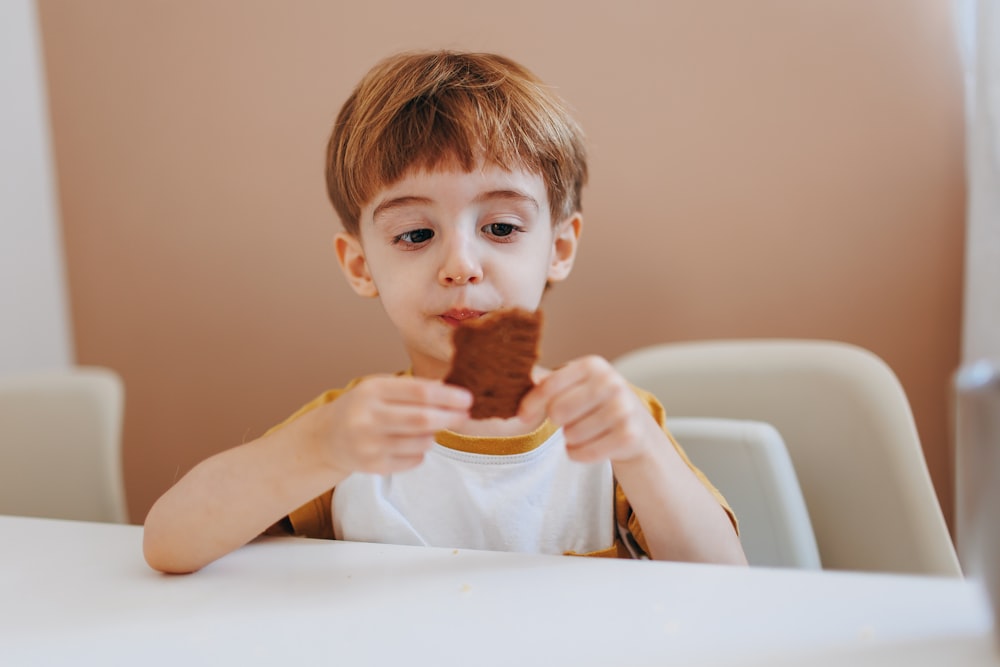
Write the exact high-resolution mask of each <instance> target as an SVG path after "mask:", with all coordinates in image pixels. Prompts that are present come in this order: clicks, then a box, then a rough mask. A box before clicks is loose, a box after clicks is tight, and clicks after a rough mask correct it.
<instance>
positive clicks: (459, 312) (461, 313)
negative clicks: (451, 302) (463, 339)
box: [438, 308, 486, 327]
mask: <svg viewBox="0 0 1000 667" xmlns="http://www.w3.org/2000/svg"><path fill="white" fill-rule="evenodd" d="M485 314H486V313H484V312H483V311H481V310H471V309H469V308H452V309H451V310H448V311H445V312H443V313H441V314H440V315H439V316H438V317H440V318H441V319H442V320H444V321H445V323H446V324H449V325H450V326H453V327H457V326H458V325H459V324H461V323H462V322H464V321H465V320H472V319H475V318H477V317H482V316H483V315H485Z"/></svg>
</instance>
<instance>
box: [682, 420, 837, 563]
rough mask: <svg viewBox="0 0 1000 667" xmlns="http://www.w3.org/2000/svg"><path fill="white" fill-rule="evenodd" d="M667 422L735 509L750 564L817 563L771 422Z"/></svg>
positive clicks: (788, 467)
mask: <svg viewBox="0 0 1000 667" xmlns="http://www.w3.org/2000/svg"><path fill="white" fill-rule="evenodd" d="M667 427H668V428H669V429H670V432H671V433H672V434H673V436H674V437H675V438H676V439H677V441H678V442H680V443H682V446H683V447H684V451H685V452H686V453H687V455H688V457H689V458H690V459H691V462H692V463H694V464H695V465H696V466H698V468H699V469H700V470H701V471H702V472H703V473H705V475H707V476H708V478H709V479H710V480H711V481H712V483H713V484H714V485H715V486H716V488H718V489H719V491H721V492H722V495H724V496H725V497H726V500H727V501H728V502H729V506H730V507H731V508H732V509H733V512H735V513H736V516H737V517H738V519H739V522H740V540H741V541H742V543H743V551H744V552H745V553H746V556H747V560H748V561H749V563H750V565H757V566H764V567H796V568H802V569H819V568H820V558H819V550H818V548H817V547H816V536H815V535H814V533H813V528H812V523H811V522H810V520H809V512H808V510H807V509H806V502H805V498H804V497H803V496H802V489H801V488H800V487H799V481H798V478H797V477H796V475H795V469H794V467H793V465H792V460H791V458H790V457H789V456H788V450H787V449H786V448H785V443H784V441H783V440H782V439H781V435H780V434H779V433H778V431H777V430H776V429H775V428H774V427H773V426H771V425H770V424H765V423H764V422H758V421H748V420H742V419H722V418H704V417H702V418H699V417H673V418H671V419H668V420H667Z"/></svg>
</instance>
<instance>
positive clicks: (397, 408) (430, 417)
mask: <svg viewBox="0 0 1000 667" xmlns="http://www.w3.org/2000/svg"><path fill="white" fill-rule="evenodd" d="M467 417H468V410H467V409H464V410H449V409H442V408H428V407H423V406H419V405H405V404H403V405H389V406H382V407H381V409H379V410H378V411H377V412H376V414H375V420H376V423H378V424H379V425H380V427H381V429H382V432H383V433H385V434H386V435H390V436H432V435H434V434H435V433H437V432H438V431H441V430H443V429H446V428H451V427H452V426H456V425H458V424H459V423H461V422H462V421H463V420H464V419H466V418H467Z"/></svg>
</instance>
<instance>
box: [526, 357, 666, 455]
mask: <svg viewBox="0 0 1000 667" xmlns="http://www.w3.org/2000/svg"><path fill="white" fill-rule="evenodd" d="M543 415H548V417H549V419H551V420H552V421H553V422H555V423H556V424H559V425H561V426H562V427H563V433H564V434H565V436H566V451H567V453H568V454H569V456H570V458H572V459H573V460H575V461H580V462H592V461H599V460H605V459H608V460H611V461H619V462H622V461H630V460H634V459H638V458H640V457H642V456H643V455H645V454H646V453H648V452H649V451H650V449H651V447H652V445H653V443H656V442H657V441H658V440H661V439H662V437H663V432H662V430H661V429H660V427H659V425H657V423H656V421H655V420H654V419H653V418H652V416H651V415H650V414H649V411H648V410H647V409H646V406H645V405H643V403H642V401H641V400H640V399H639V397H638V396H637V395H636V394H635V392H634V391H632V388H631V387H630V386H629V384H628V382H626V381H625V379H624V378H623V377H622V376H621V375H620V374H619V373H618V371H616V370H615V369H614V367H613V366H612V365H611V364H610V363H609V362H608V361H607V360H605V359H603V358H601V357H597V356H589V357H583V358H580V359H576V360H574V361H571V362H570V363H568V364H566V365H565V366H562V367H560V368H558V369H557V370H555V371H553V372H552V373H551V374H549V375H548V376H547V377H545V378H544V379H543V380H542V381H541V382H540V383H539V384H538V385H536V386H535V388H534V389H532V390H531V391H530V392H529V393H528V394H527V395H526V396H525V397H524V400H522V401H521V409H520V412H519V417H520V418H521V419H523V420H525V421H529V422H533V421H538V420H540V419H541V418H542V416H543Z"/></svg>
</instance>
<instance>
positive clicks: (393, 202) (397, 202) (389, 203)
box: [372, 196, 431, 220]
mask: <svg viewBox="0 0 1000 667" xmlns="http://www.w3.org/2000/svg"><path fill="white" fill-rule="evenodd" d="M430 203H431V199H430V198H429V197H414V196H407V197H396V198H394V199H386V200H385V201H384V202H382V203H381V204H379V205H378V206H376V207H375V210H374V211H372V220H375V219H376V218H378V217H379V216H380V215H382V214H383V213H385V212H386V211H391V210H392V209H394V208H402V207H404V206H415V205H418V204H430Z"/></svg>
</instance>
